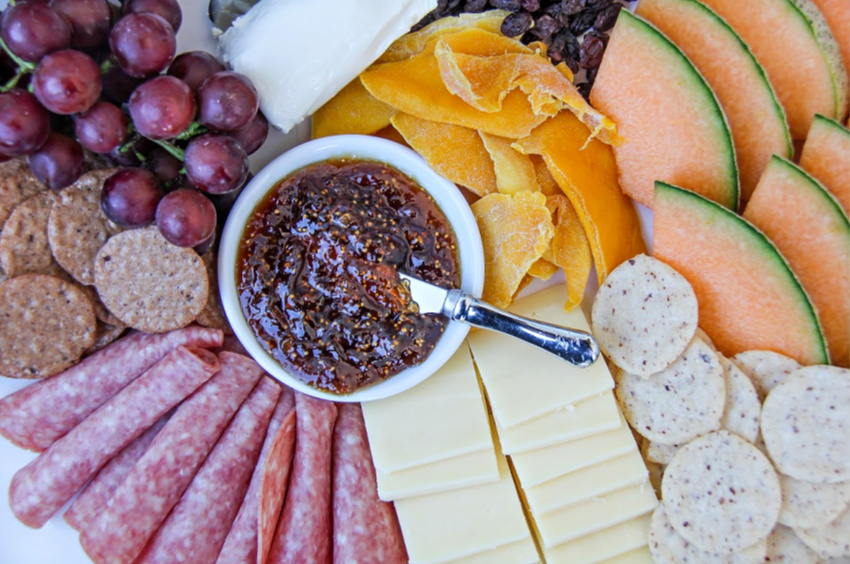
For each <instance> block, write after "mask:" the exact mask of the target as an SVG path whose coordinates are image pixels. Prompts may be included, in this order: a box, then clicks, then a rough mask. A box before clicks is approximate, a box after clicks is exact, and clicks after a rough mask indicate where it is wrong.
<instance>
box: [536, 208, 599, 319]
mask: <svg viewBox="0 0 850 564" xmlns="http://www.w3.org/2000/svg"><path fill="white" fill-rule="evenodd" d="M546 207H547V208H549V211H550V212H551V213H552V223H554V224H555V235H554V237H552V242H551V243H550V244H549V248H548V249H547V250H546V252H545V253H544V254H543V257H544V258H545V259H548V260H550V261H551V262H552V263H553V264H554V265H555V266H556V267H560V268H562V269H564V274H565V275H566V278H567V301H566V303H565V304H564V309H572V308H573V307H574V306H577V305H578V304H580V303H581V301H582V299H583V298H584V290H585V287H586V286H587V279H588V277H589V276H590V271H591V269H592V268H593V254H592V253H591V252H590V243H589V242H588V241H587V235H586V234H585V232H584V227H582V225H581V221H580V220H579V216H578V214H577V213H576V210H575V208H573V205H572V204H571V203H570V200H569V199H568V198H567V197H566V196H565V195H563V194H555V195H552V196H549V197H547V198H546Z"/></svg>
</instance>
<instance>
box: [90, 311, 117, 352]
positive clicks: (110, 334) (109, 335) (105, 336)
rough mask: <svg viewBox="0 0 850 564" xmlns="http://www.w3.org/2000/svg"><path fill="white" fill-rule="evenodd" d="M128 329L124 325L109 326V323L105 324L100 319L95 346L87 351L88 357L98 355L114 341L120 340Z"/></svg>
mask: <svg viewBox="0 0 850 564" xmlns="http://www.w3.org/2000/svg"><path fill="white" fill-rule="evenodd" d="M126 329H127V328H126V327H124V326H123V325H121V326H115V325H109V324H108V323H103V322H102V321H100V320H99V319H98V321H97V329H96V332H95V338H94V344H93V345H92V346H90V347H89V348H88V349H87V350H86V352H85V355H86V356H87V355H90V354H92V353H96V352H97V351H99V350H100V349H102V348H103V347H105V346H106V345H108V344H110V343H112V342H113V341H115V340H116V339H118V337H120V336H121V335H122V334H123V333H124V331H125V330H126Z"/></svg>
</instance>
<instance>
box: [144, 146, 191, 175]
mask: <svg viewBox="0 0 850 564" xmlns="http://www.w3.org/2000/svg"><path fill="white" fill-rule="evenodd" d="M147 164H148V168H149V169H150V171H151V172H152V173H154V174H155V175H156V177H157V178H159V179H160V180H161V181H162V182H171V181H172V180H176V179H177V178H178V177H179V176H180V171H181V170H183V161H181V160H180V159H178V158H177V157H175V156H174V155H172V154H171V153H169V152H168V151H166V150H165V149H163V148H162V147H154V149H153V150H152V151H151V152H150V154H149V155H148V162H147Z"/></svg>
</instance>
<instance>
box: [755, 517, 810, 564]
mask: <svg viewBox="0 0 850 564" xmlns="http://www.w3.org/2000/svg"><path fill="white" fill-rule="evenodd" d="M765 562H779V563H781V564H820V562H821V559H820V557H819V556H818V554H817V553H816V552H815V551H814V550H812V549H811V548H809V547H808V546H806V543H804V542H803V541H802V540H800V537H798V536H797V533H795V532H794V530H793V529H791V528H789V527H786V526H785V525H776V527H775V528H774V529H773V532H772V533H770V536H769V537H767V556H766V557H765Z"/></svg>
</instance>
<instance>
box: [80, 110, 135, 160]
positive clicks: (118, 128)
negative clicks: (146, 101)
mask: <svg viewBox="0 0 850 564" xmlns="http://www.w3.org/2000/svg"><path fill="white" fill-rule="evenodd" d="M74 133H75V135H76V136H77V139H78V140H79V141H80V143H81V144H82V145H83V147H85V148H86V149H88V150H89V151H93V152H95V153H108V152H109V151H111V150H113V149H115V148H117V147H119V146H120V145H121V143H123V142H124V139H126V138H127V117H126V116H125V115H124V112H122V111H121V109H120V108H119V107H117V106H115V105H113V104H110V103H109V102H98V103H97V104H95V105H94V106H92V107H91V108H89V109H88V110H86V111H85V112H83V113H81V114H80V115H78V116H77V117H76V119H75V120H74Z"/></svg>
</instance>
